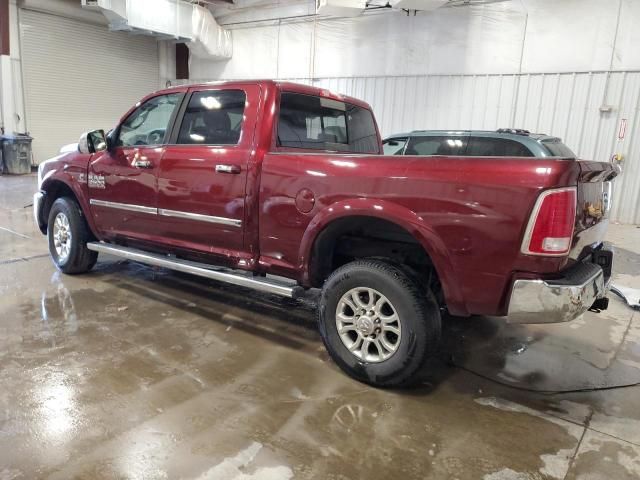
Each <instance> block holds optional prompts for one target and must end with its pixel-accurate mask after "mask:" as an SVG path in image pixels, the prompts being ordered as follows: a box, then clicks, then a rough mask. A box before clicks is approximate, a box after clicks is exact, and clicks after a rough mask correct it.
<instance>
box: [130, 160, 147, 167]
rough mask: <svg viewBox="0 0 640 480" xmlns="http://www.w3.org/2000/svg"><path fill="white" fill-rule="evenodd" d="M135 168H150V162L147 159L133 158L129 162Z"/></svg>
mask: <svg viewBox="0 0 640 480" xmlns="http://www.w3.org/2000/svg"><path fill="white" fill-rule="evenodd" d="M131 165H133V166H134V167H136V168H151V167H152V165H151V162H150V161H149V160H134V161H133V163H132V164H131Z"/></svg>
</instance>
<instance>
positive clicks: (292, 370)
mask: <svg viewBox="0 0 640 480" xmlns="http://www.w3.org/2000/svg"><path fill="white" fill-rule="evenodd" d="M22 178H29V177H22ZM12 181H13V179H12ZM20 181H23V182H24V184H23V186H22V187H20V188H13V189H12V190H11V191H12V192H13V193H12V195H17V194H21V195H23V196H24V197H25V198H24V199H19V198H13V197H12V200H11V202H8V203H7V202H5V203H0V205H4V207H0V227H5V228H8V229H11V230H13V231H15V232H17V233H20V234H22V235H24V236H27V237H30V238H24V237H23V236H21V235H16V234H11V233H7V235H9V236H8V237H6V238H5V237H2V238H3V240H4V243H3V244H2V246H0V385H2V387H3V388H2V389H0V479H5V478H6V479H14V478H15V479H18V478H27V479H32V478H51V479H70V478H87V479H99V478H141V479H142V478H143V479H156V478H158V479H173V478H177V479H289V478H301V479H360V478H370V479H387V478H402V479H412V478H435V479H440V478H442V479H454V478H458V479H489V480H501V479H518V480H519V479H554V478H557V479H564V478H567V479H600V478H612V479H627V478H640V433H639V432H640V408H638V401H637V398H638V393H639V392H640V387H630V388H620V389H612V390H596V391H591V392H573V393H564V394H550V393H548V392H549V391H558V390H561V391H566V390H581V389H589V388H594V387H595V388H599V387H612V386H615V385H621V384H626V383H634V382H638V381H639V380H640V323H639V318H640V317H638V315H639V314H638V312H634V311H632V310H631V309H629V308H628V307H626V306H625V305H624V304H623V303H622V302H621V301H620V300H619V299H612V305H611V309H610V310H608V311H607V312H605V313H604V314H600V315H596V314H591V313H588V314H586V315H585V316H584V317H583V318H581V319H579V320H577V321H575V322H571V323H569V324H566V325H546V326H518V325H507V324H505V323H504V322H503V321H501V320H499V319H492V318H481V317H479V318H471V319H457V318H447V319H446V322H445V332H444V333H445V348H444V349H443V352H442V355H441V357H442V360H441V361H440V362H439V363H437V364H436V365H435V367H434V369H433V370H431V371H428V372H424V382H423V386H422V387H420V388H416V389H411V390H404V391H392V390H391V391H390V390H375V389H372V388H370V387H367V386H364V385H362V384H359V383H357V382H354V381H353V380H351V379H349V378H347V377H346V376H345V375H344V374H343V373H342V372H340V371H339V370H338V368H337V367H336V366H335V365H333V364H332V362H331V361H330V360H329V359H328V357H327V355H326V353H325V351H324V348H323V347H322V344H321V341H320V339H319V336H318V334H317V332H316V328H315V313H314V302H313V298H312V296H310V298H308V299H304V300H283V299H281V298H278V297H272V296H268V295H261V294H256V293H255V292H251V291H249V290H245V289H240V288H236V287H229V286H224V285H221V284H217V283H215V282H210V281H206V280H203V279H199V278H193V277H189V276H187V275H181V274H175V273H172V272H169V271H167V270H163V269H154V268H149V267H145V266H141V265H137V264H134V263H129V262H122V261H118V260H117V259H115V258H109V257H104V258H103V257H101V261H100V262H99V264H98V265H97V268H96V269H95V271H93V272H92V273H91V274H89V275H81V276H64V275H61V274H60V273H58V272H57V271H56V270H55V269H54V268H53V266H52V264H51V262H50V261H49V259H48V258H46V257H43V256H42V255H43V254H44V253H45V252H46V243H45V242H44V239H43V237H41V236H40V235H39V234H37V232H36V231H35V229H34V227H33V226H32V224H31V219H30V212H28V213H25V210H28V208H27V209H24V208H23V207H24V206H25V205H27V204H28V194H29V193H30V192H31V188H32V185H31V184H30V183H29V182H27V181H26V180H22V179H21V180H20ZM5 182H6V180H5V179H4V178H0V200H2V196H3V193H2V192H3V185H5ZM16 192H18V193H17V194H16ZM22 203H24V205H23V204H22ZM612 227H613V228H612V232H613V234H614V237H615V238H617V239H618V242H620V243H621V242H624V241H626V243H625V244H624V248H625V249H626V250H627V252H629V253H628V254H626V255H627V258H628V259H630V260H629V261H627V262H625V264H624V269H620V270H618V268H617V267H616V270H617V271H618V272H619V275H627V276H629V277H630V278H632V279H633V278H638V277H640V271H639V270H632V269H630V267H629V265H633V261H635V260H637V259H638V258H640V256H639V255H638V253H634V249H635V250H636V251H638V252H640V247H638V245H640V242H638V241H637V240H640V236H636V237H635V238H636V240H635V241H633V235H638V232H640V230H637V229H634V228H633V227H622V226H612ZM1 232H5V230H1ZM3 235H4V234H3ZM627 237H632V238H630V239H627V240H625V238H627ZM456 365H457V366H456ZM536 391H538V392H540V391H544V392H547V393H537V392H536Z"/></svg>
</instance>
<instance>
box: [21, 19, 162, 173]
mask: <svg viewBox="0 0 640 480" xmlns="http://www.w3.org/2000/svg"><path fill="white" fill-rule="evenodd" d="M20 33H21V40H22V59H23V73H24V89H25V107H26V117H27V118H26V125H27V128H28V130H29V132H30V134H31V136H33V137H34V141H33V149H34V161H35V163H40V162H43V161H44V160H46V159H47V158H50V157H52V156H55V155H57V154H58V151H59V150H60V147H61V146H62V145H65V144H68V143H73V142H77V141H78V137H79V136H80V134H81V133H82V132H84V131H86V130H93V129H97V128H104V129H105V131H107V130H109V129H110V128H112V127H113V126H114V125H115V124H116V122H117V121H118V119H119V118H120V116H122V114H123V113H125V112H126V111H127V110H128V109H129V108H130V107H131V106H132V105H133V104H134V103H136V102H137V101H138V100H139V99H140V98H141V97H143V96H144V95H146V94H147V93H149V92H152V91H153V90H157V89H158V82H159V66H158V44H157V41H156V40H155V39H154V38H153V37H147V36H133V35H129V34H127V33H115V32H109V30H108V29H107V27H106V26H100V25H93V24H87V23H82V22H79V21H77V20H71V19H68V18H63V17H59V16H55V15H50V14H46V13H41V12H35V11H31V10H24V9H22V10H20Z"/></svg>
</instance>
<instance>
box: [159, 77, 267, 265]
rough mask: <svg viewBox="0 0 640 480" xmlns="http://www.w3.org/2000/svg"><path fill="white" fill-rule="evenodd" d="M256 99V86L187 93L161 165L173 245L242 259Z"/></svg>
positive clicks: (162, 205)
mask: <svg viewBox="0 0 640 480" xmlns="http://www.w3.org/2000/svg"><path fill="white" fill-rule="evenodd" d="M259 102H260V87H259V86H257V85H243V86H241V87H238V86H235V87H228V88H226V87H223V86H216V87H202V88H193V89H192V90H190V92H189V93H188V98H187V99H185V102H184V103H183V107H182V109H181V112H180V113H179V115H178V120H177V122H176V126H175V128H174V130H173V134H172V136H171V139H170V140H169V145H167V148H166V151H165V153H164V155H163V157H162V162H161V164H160V170H159V171H158V215H159V218H160V219H161V220H163V221H162V235H163V236H164V237H165V238H166V239H167V241H168V242H170V243H171V244H172V245H173V246H175V247H180V248H186V249H189V250H196V251H199V252H203V253H208V254H214V255H218V256H221V257H224V258H226V259H228V260H231V263H232V264H234V266H240V267H242V266H243V265H246V262H247V259H248V258H249V254H248V252H246V251H245V248H244V245H243V237H244V235H243V233H244V226H245V222H246V218H245V217H246V205H245V197H246V196H247V195H248V194H249V193H247V192H245V189H246V185H247V170H248V166H249V159H250V157H251V155H252V151H253V142H254V130H255V126H256V121H257V115H258V111H259ZM253 194H254V195H256V194H257V193H256V192H254V193H253Z"/></svg>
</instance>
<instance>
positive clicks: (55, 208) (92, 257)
mask: <svg viewBox="0 0 640 480" xmlns="http://www.w3.org/2000/svg"><path fill="white" fill-rule="evenodd" d="M59 214H62V215H64V217H66V219H67V220H68V231H69V232H70V233H71V235H70V237H71V239H70V243H69V245H70V246H69V249H68V253H67V254H66V255H62V256H61V255H60V253H62V252H60V253H59V252H58V250H57V249H56V239H55V238H54V237H55V235H54V230H55V222H56V218H57V217H58V215H59ZM61 218H62V217H61ZM47 238H48V241H49V254H50V255H51V259H52V260H53V263H54V264H55V265H56V267H58V269H60V271H62V272H63V273H67V274H76V273H85V272H88V271H89V270H91V269H92V268H93V266H94V265H95V264H96V261H97V260H98V252H93V251H91V250H89V249H88V248H87V242H89V241H92V240H93V235H92V234H91V231H90V230H89V226H88V225H87V221H86V220H85V218H84V216H83V215H82V210H80V206H79V205H78V203H77V202H76V201H75V200H74V199H73V198H69V197H61V198H58V199H57V200H56V201H55V202H53V205H52V206H51V211H50V212H49V220H48V222H47Z"/></svg>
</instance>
